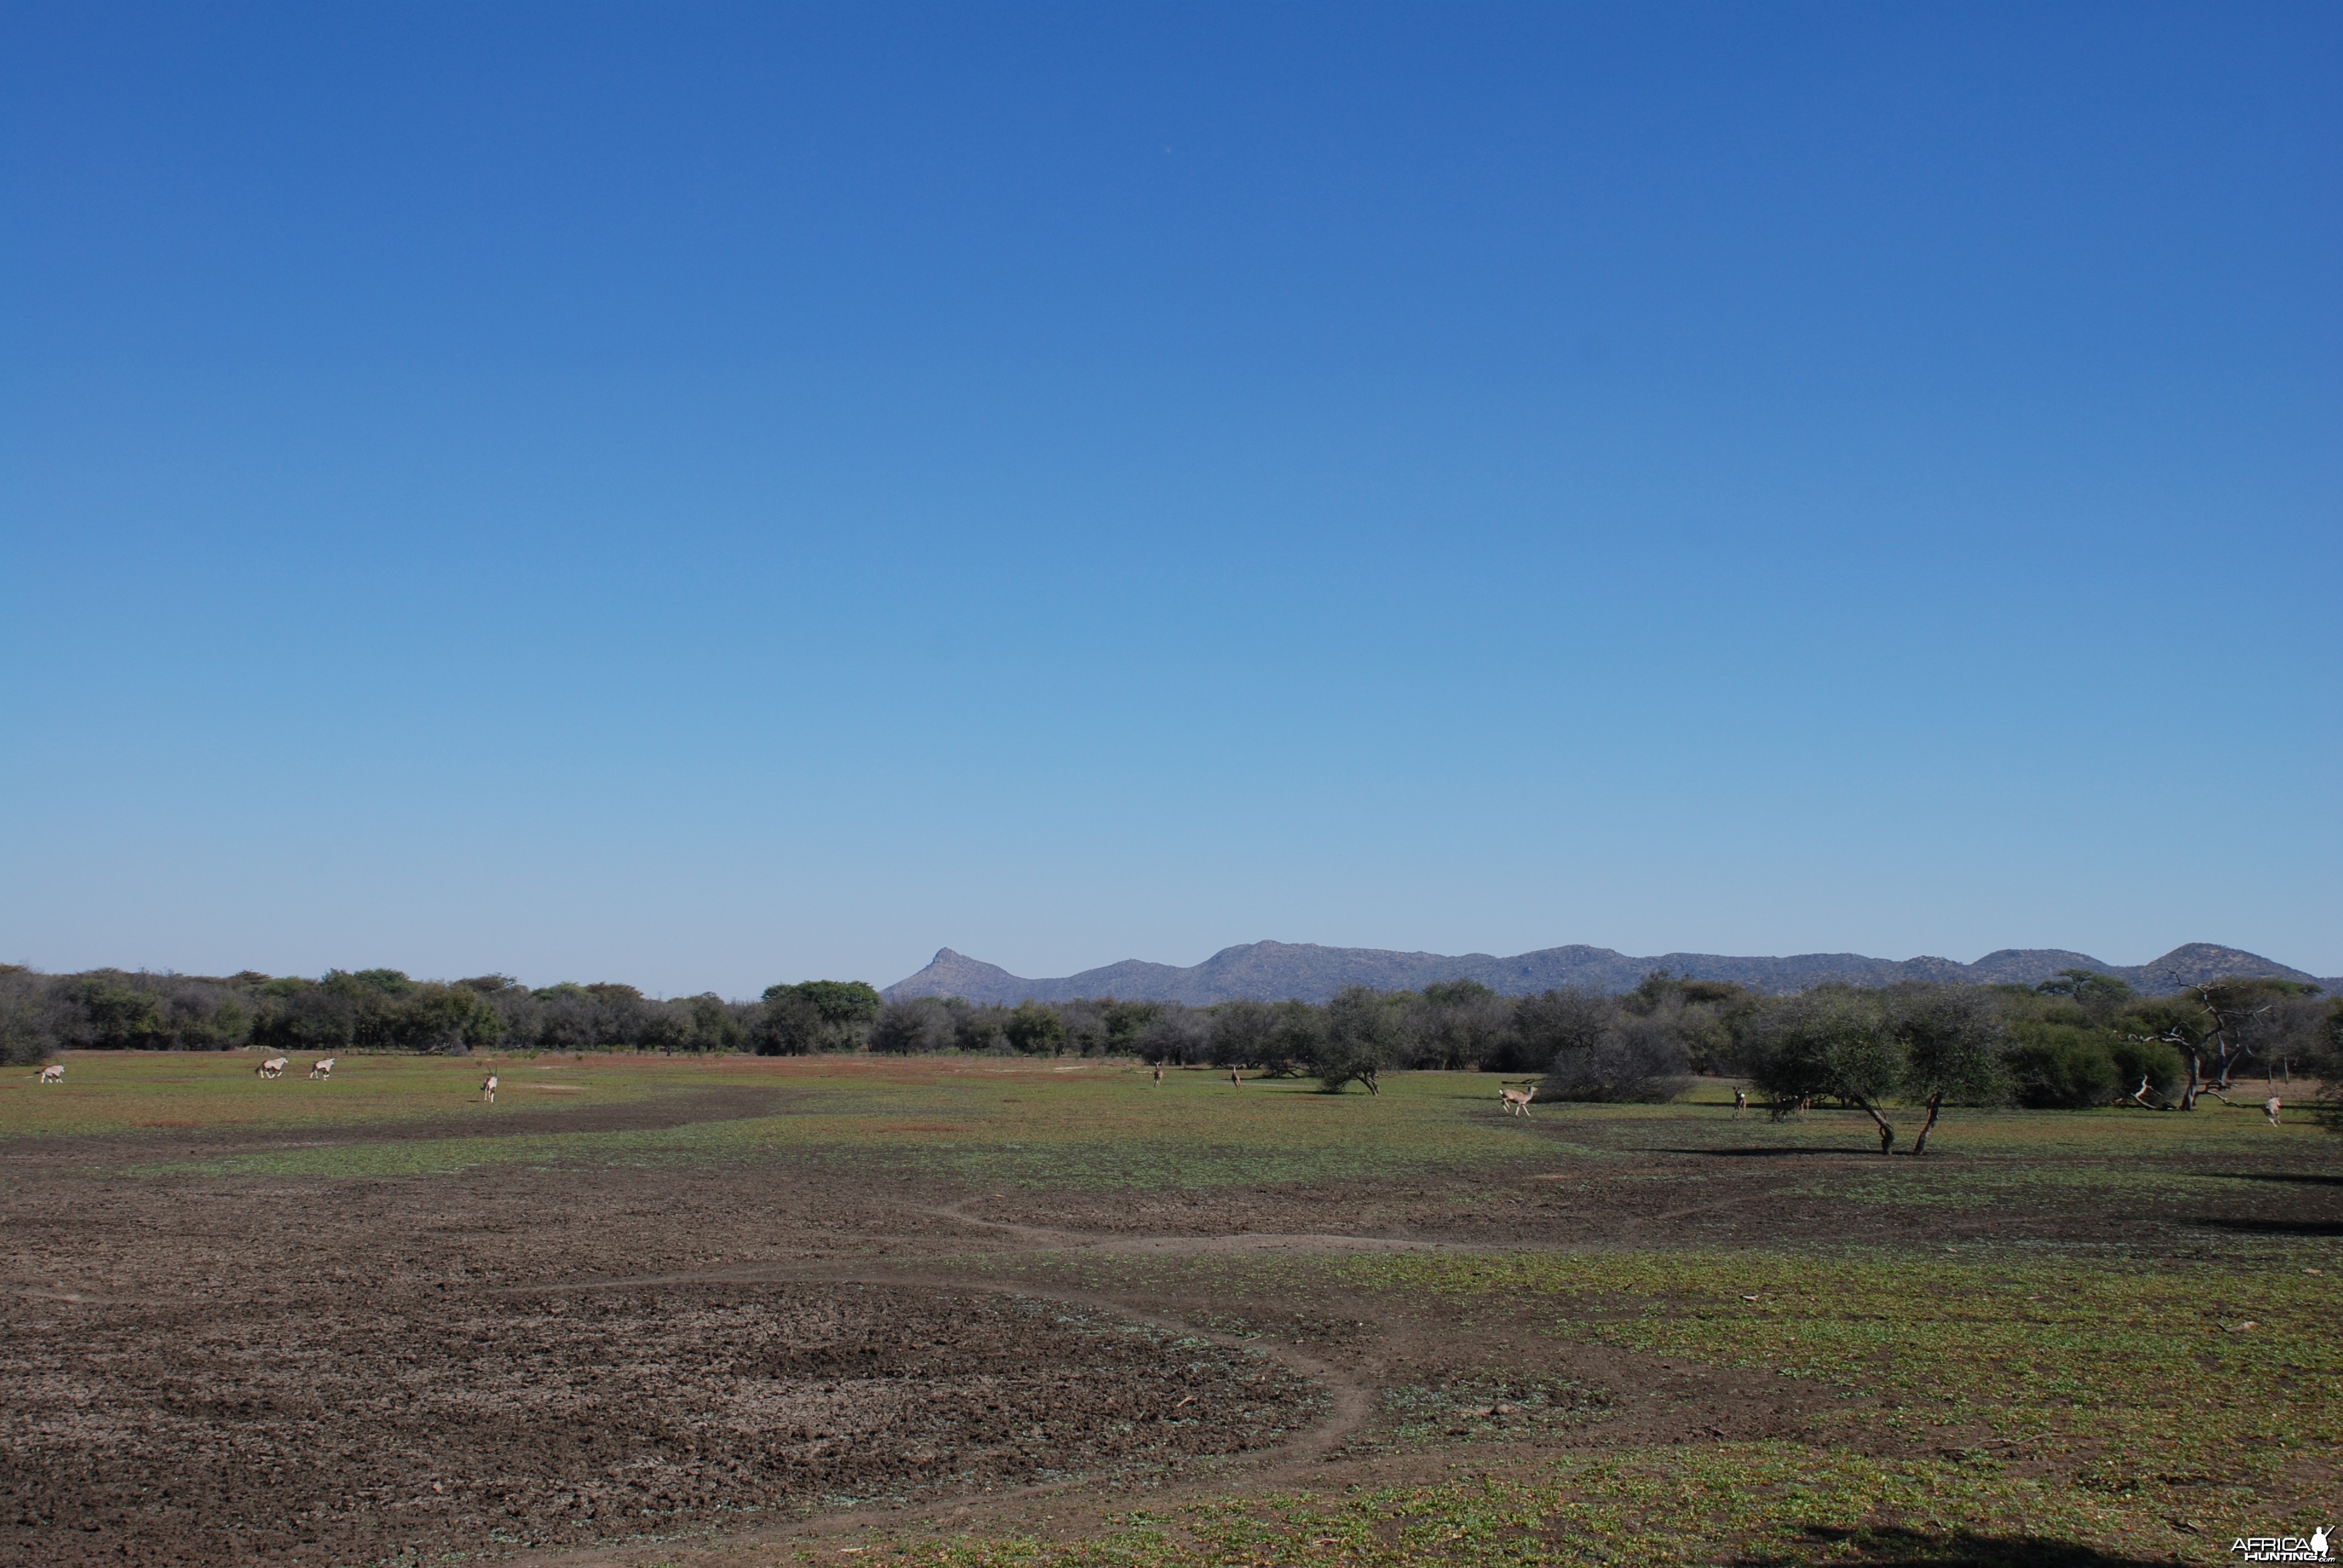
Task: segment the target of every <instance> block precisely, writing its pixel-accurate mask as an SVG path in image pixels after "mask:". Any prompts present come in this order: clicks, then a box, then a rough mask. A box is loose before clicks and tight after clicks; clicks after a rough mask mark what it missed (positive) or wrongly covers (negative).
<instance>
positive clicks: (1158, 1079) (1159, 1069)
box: [1155, 1061, 1163, 1089]
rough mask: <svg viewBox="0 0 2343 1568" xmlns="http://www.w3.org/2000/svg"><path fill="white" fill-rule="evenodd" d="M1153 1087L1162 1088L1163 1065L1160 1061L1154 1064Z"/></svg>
mask: <svg viewBox="0 0 2343 1568" xmlns="http://www.w3.org/2000/svg"><path fill="white" fill-rule="evenodd" d="M1155 1087H1156V1088H1158V1089H1161V1088H1162V1087H1163V1064H1162V1063H1161V1062H1160V1061H1159V1062H1157V1063H1156V1064H1155Z"/></svg>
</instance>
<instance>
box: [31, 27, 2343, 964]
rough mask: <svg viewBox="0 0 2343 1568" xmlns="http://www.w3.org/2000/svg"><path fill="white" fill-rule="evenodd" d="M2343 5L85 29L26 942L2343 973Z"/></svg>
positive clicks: (43, 125) (36, 270) (59, 30)
mask: <svg viewBox="0 0 2343 1568" xmlns="http://www.w3.org/2000/svg"><path fill="white" fill-rule="evenodd" d="M2338 81H2343V11H2338V10H2337V9H2336V8H2335V7H2333V6H2331V5H2306V6H2298V7H2271V6H2251V5H2239V6H2220V7H2213V6H2192V7H2160V6H2152V5H2107V6H2088V5H2062V6H2056V7H2045V6H2038V5H2020V6H2008V7H1992V6H1984V5H1948V6H1939V7H1930V6H1921V5H1896V6H1878V5H1832V6H1799V5H1741V6H1728V5H1701V6H1692V7H1669V6H1664V5H1618V6H1612V7H1601V8H1597V7H1564V6H1559V5H1534V6H1522V7H1503V6H1473V7H1464V6H1453V5H1422V6H1415V7H1403V6H1392V5H1339V6H1335V5H1329V6H1322V7H1319V6H1298V5H1279V6H1264V5H1230V6H1222V7H1212V6H1203V5H1179V6H1162V7H1143V6H1138V5H1113V6H1096V5H1092V6H1073V5H1068V6H1064V7H1058V8H1041V7H996V8H990V9H983V8H976V7H968V6H939V7H933V8H922V7H912V6H902V5H861V6H844V5H840V6H835V7H826V8H783V7H777V6H769V5H742V6H737V7H730V6H723V5H695V6H689V7H681V6H666V7H660V6H650V5H639V6H588V5H559V6H552V5H548V6H543V7H522V6H509V5H507V6H472V5H464V6H458V5H446V6H432V5H397V6H392V5H379V6H371V7H368V6H355V5H354V6H332V7H317V6H297V7H296V6H287V7H257V6H247V7H230V6H207V7H185V8H143V7H131V6H67V5H55V6H34V5H15V6H10V7H8V8H7V9H6V10H5V13H0V135H5V163H0V203H5V213H6V215H7V216H6V223H5V230H6V239H5V244H0V297H5V300H6V304H5V307H0V661H5V671H6V676H7V686H6V689H7V697H8V700H7V715H8V721H7V723H6V724H5V729H0V737H5V739H0V959H5V960H15V961H29V962H32V963H35V964H38V965H41V966H43V967H45V968H51V969H71V968H79V967H84V966H88V965H95V964H99V963H116V964H123V965H129V966H138V965H145V966H148V967H153V968H172V969H178V970H195V971H206V972H217V971H222V970H234V969H236V968H240V967H244V966H246V965H249V966H253V967H256V968H260V969H264V970H271V971H273V972H278V973H287V972H296V973H312V974H314V973H317V972H318V971H321V970H324V969H326V968H327V967H328V966H337V965H338V966H345V967H357V966H361V965H369V964H390V965H396V966H397V967H400V968H404V969H407V970H411V971H413V972H416V973H418V974H434V975H441V974H457V973H477V972H481V971H485V970H502V971H504V972H508V973H513V974H517V975H518V976H519V977H521V978H522V979H524V980H529V981H531V982H532V983H545V982H548V981H551V980H560V979H578V980H594V979H624V980H633V981H635V982H637V983H639V984H642V985H644V986H645V987H646V988H647V989H649V990H656V991H660V992H666V993H677V992H685V991H695V990H703V989H714V990H719V991H724V992H726V993H728V994H742V993H749V994H753V992H754V991H755V990H758V989H759V988H761V987H762V986H764V985H765V984H767V983H769V982H771V981H773V980H796V979H801V978H805V977H809V976H814V975H835V976H860V977H863V978H867V979H870V980H875V981H878V982H880V983H882V984H883V983H886V982H889V981H891V980H896V979H899V978H900V977H901V976H902V975H904V974H906V973H909V972H910V970H913V969H916V968H917V967H918V966H919V965H920V964H921V963H923V962H924V961H925V960H927V958H928V956H929V955H930V952H931V951H932V950H934V949H935V948H936V947H937V946H939V945H941V944H949V945H950V946H953V947H956V948H959V949H960V950H963V951H966V952H970V953H972V954H975V955H977V956H979V957H982V958H986V959H990V960H994V961H996V962H1000V963H1002V964H1005V965H1007V966H1008V967H1010V968H1011V969H1013V970H1018V971H1019V972H1021V973H1027V974H1061V973H1066V972H1070V971H1071V970H1078V969H1081V968H1084V967H1087V966H1090V965H1092V964H1097V963H1102V962H1107V961H1111V960H1116V959H1121V958H1126V957H1143V958H1150V959H1155V960H1162V961H1171V962H1183V963H1184V962H1194V961H1196V960H1200V959H1202V958H1203V957H1205V956H1206V955H1207V954H1209V953H1211V952H1212V951H1213V950H1216V949H1218V948H1220V947H1222V946H1223V945H1226V944H1228V943H1231V942H1237V941H1246V940H1256V939H1260V938H1263V937H1274V938H1277V939H1280V940H1290V941H1319V942H1327V943H1337V944H1356V945H1369V946H1378V947H1397V948H1424V949H1431V950H1441V951H1465V950H1484V951H1495V952H1513V951H1520V950H1526V949H1532V948H1538V947H1546V946H1552V945H1556V944H1560V943H1564V942H1578V941H1584V942H1592V943H1595V944H1599V945H1603V946H1610V947H1615V948H1618V949H1621V950H1624V951H1629V952H1658V951H1664V950H1671V949H1681V950H1708V951H1722V952H1750V953H1762V952H1794V951H1809V950H1859V951H1864V952H1869V953H1874V954H1878V955H1881V956H1885V957H1898V958H1900V957H1908V956H1911V955H1913V954H1916V953H1924V952H1925V953H1935V954H1941V955H1944V956H1948V957H1953V958H1959V959H1973V958H1975V957H1976V956H1978V955H1979V954H1980V953H1982V952H1984V951H1986V950H1990V949H1993V948H1996V947H2002V946H2062V947H2074V948H2079V949H2082V950H2087V951H2090V952H2093V953H2095V954H2097V955H2098V956H2100V957H2102V958H2104V959H2107V960H2110V961H2115V962H2138V961H2141V960H2146V959H2147V958H2150V957H2153V956H2155V955H2156V954H2157V953H2159V952H2161V951H2163V950H2165V949H2167V948H2168V947H2170V946H2172V945H2174V944H2175V943H2177V942H2180V941H2183V940H2217V941H2226V942H2230V943H2235V944H2237V945H2239V946H2243V947H2247V948H2250V949H2253V950H2258V951H2261V952H2264V953H2267V954H2268V955H2269V956H2271V957H2274V958H2277V959H2279V960H2282V961H2285V962H2288V963H2292V964H2296V965H2299V966H2302V967H2305V968H2308V969H2311V970H2315V971H2317V972H2319V973H2325V974H2333V973H2338V972H2343V899H2338V896H2337V890H2338V887H2343V809H2338V803H2343V789H2338V778H2343V743H2338V735H2339V734H2343V724H2339V723H2338V720H2343V700H2338V698H2339V697H2343V609H2338V602H2343V596H2338V588H2343V465H2338V431H2343V420H2338V416H2343V290H2338V286H2337V283H2338V278H2343V179H2338V175H2343V94H2338V92H2337V90H2336V84H2337V83H2338Z"/></svg>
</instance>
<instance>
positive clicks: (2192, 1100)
mask: <svg viewBox="0 0 2343 1568" xmlns="http://www.w3.org/2000/svg"><path fill="white" fill-rule="evenodd" d="M2186 1054H2187V1058H2188V1087H2187V1088H2186V1089H2184V1090H2182V1091H2180V1109H2181V1110H2183V1111H2194V1110H2196V1109H2197V1092H2198V1090H2199V1086H2200V1085H2201V1084H2202V1083H2203V1082H2204V1071H2203V1070H2202V1068H2200V1067H2199V1066H2198V1064H2197V1053H2196V1052H2195V1051H2193V1050H2192V1051H2188V1052H2187V1053H2186Z"/></svg>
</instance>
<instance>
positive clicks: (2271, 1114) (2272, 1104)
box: [2262, 1094, 2278, 1127]
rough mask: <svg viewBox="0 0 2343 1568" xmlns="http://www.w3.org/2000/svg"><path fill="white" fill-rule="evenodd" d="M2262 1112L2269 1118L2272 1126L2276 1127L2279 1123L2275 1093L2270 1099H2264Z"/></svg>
mask: <svg viewBox="0 0 2343 1568" xmlns="http://www.w3.org/2000/svg"><path fill="white" fill-rule="evenodd" d="M2262 1114H2263V1115H2264V1116H2267V1117H2268V1118H2269V1124H2270V1125H2271V1126H2272V1127H2276V1126H2277V1125H2278V1096H2277V1095H2275V1094H2273V1095H2271V1096H2270V1097H2269V1098H2268V1100H2265V1101H2262Z"/></svg>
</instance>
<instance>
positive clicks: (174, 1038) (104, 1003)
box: [0, 965, 881, 1062]
mask: <svg viewBox="0 0 2343 1568" xmlns="http://www.w3.org/2000/svg"><path fill="white" fill-rule="evenodd" d="M880 1005H881V1004H880V997H879V993H878V991H876V990H873V989H872V988H871V987H870V986H869V985H866V984H864V983H863V982H861V981H860V980H808V981H806V982H804V983H803V984H799V985H776V986H771V987H769V988H768V989H767V990H766V991H765V994H764V996H763V997H762V998H761V999H760V1000H757V1001H727V1000H723V999H722V998H720V997H718V996H716V995H714V994H712V993H710V994H707V995H702V996H691V997H681V998H677V999H672V1000H660V999H655V998H651V997H647V996H645V995H644V994H643V993H642V992H641V991H640V990H637V989H636V988H635V987H633V986H630V985H616V984H609V983H603V984H596V985H578V984H573V983H569V982H567V981H565V982H563V983H562V984H559V985H549V986H538V987H536V988H534V989H532V988H530V987H528V986H525V985H522V984H520V983H519V982H518V981H516V980H511V979H509V978H508V977H506V976H503V975H481V976H476V977H474V978H473V979H470V980H412V979H410V978H408V977H407V975H406V974H404V973H402V972H400V971H399V970H388V969H376V970H331V971H329V972H328V973H327V974H326V975H325V976H324V977H323V978H321V979H318V980H305V979H300V978H297V977H292V976H284V977H276V976H270V975H265V974H261V973H258V972H256V971H255V970H246V971H244V972H243V973H241V974H235V975H229V976H226V977H212V976H205V975H178V974H150V973H146V972H143V971H130V970H88V971H86V972H85V973H81V974H66V975H47V974H41V973H39V972H37V971H35V970H29V969H25V968H23V967H21V966H13V965H10V966H0V1060H6V1061H10V1062H29V1061H38V1060H43V1059H45V1058H46V1057H48V1056H51V1055H53V1054H55V1052H57V1051H59V1050H238V1049H241V1048H243V1047H245V1046H257V1047H260V1048H262V1049H264V1050H277V1051H287V1052H290V1051H315V1052H318V1053H322V1054H330V1053H332V1052H335V1051H337V1050H413V1051H427V1052H435V1053H448V1054H464V1053H467V1052H469V1051H473V1050H483V1049H486V1048H488V1047H498V1048H501V1049H503V1050H651V1051H722V1050H749V1051H757V1052H760V1053H763V1054H767V1055H799V1054H803V1053H806V1052H809V1051H818V1050H856V1049H860V1046H861V1045H862V1043H863V1040H864V1037H865V1036H866V1035H867V1034H868V1033H869V1032H870V1024H871V1022H872V1020H875V1019H877V1017H878V1016H879V1012H880Z"/></svg>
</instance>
